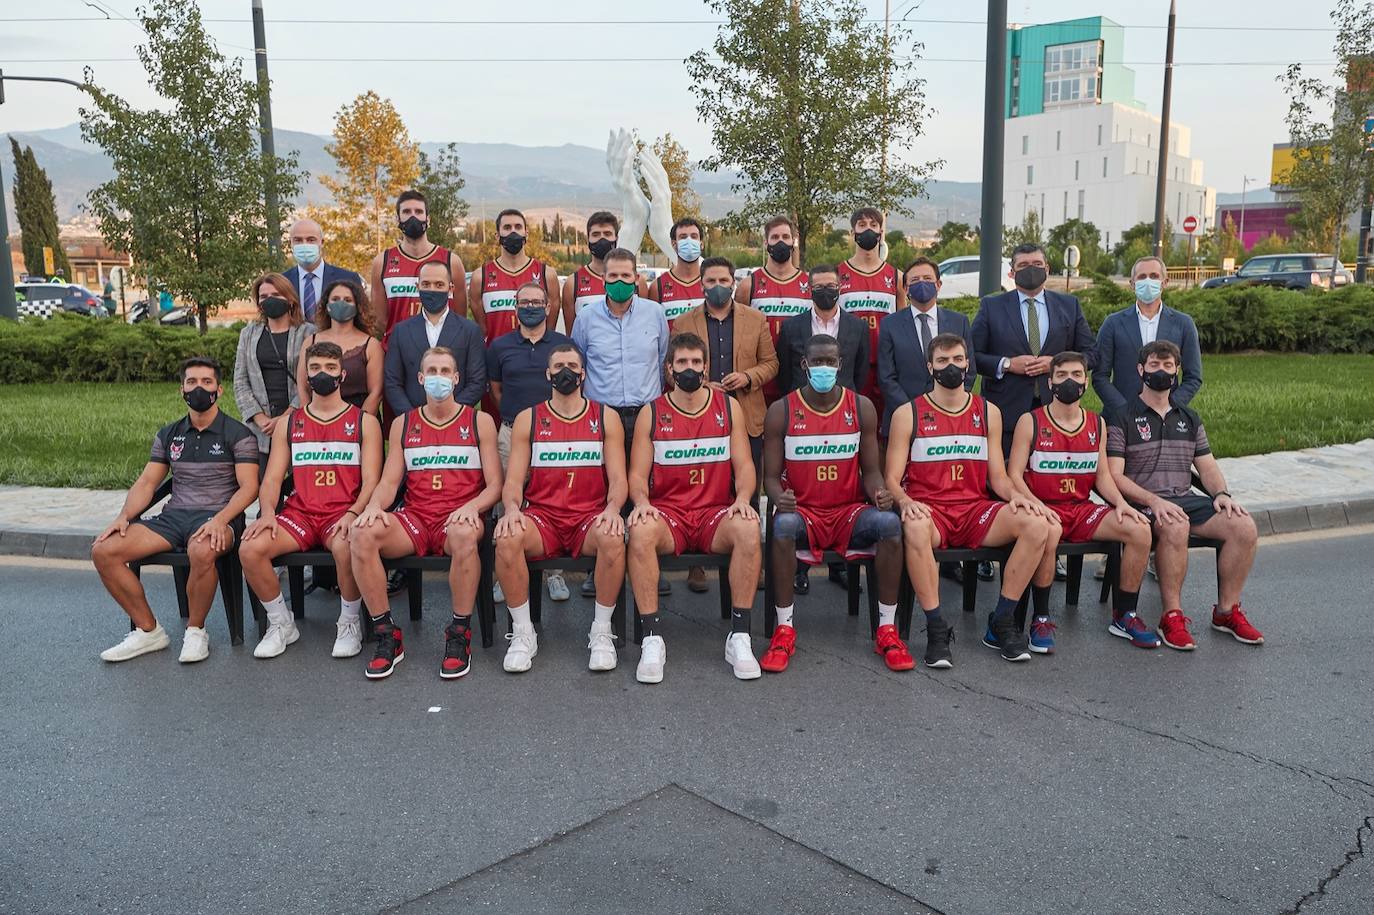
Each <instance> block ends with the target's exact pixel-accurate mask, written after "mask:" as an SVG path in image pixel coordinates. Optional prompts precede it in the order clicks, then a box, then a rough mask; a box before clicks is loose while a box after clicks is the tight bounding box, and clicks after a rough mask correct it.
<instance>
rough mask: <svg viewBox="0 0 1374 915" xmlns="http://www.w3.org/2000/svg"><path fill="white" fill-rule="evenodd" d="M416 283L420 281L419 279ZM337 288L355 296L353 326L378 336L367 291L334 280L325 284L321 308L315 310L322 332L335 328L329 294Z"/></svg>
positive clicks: (346, 282)
mask: <svg viewBox="0 0 1374 915" xmlns="http://www.w3.org/2000/svg"><path fill="white" fill-rule="evenodd" d="M416 281H417V282H418V281H419V280H418V278H417V280H416ZM337 286H342V287H344V288H345V289H347V290H348V291H349V292H351V293H352V294H353V304H354V305H356V306H357V314H355V315H354V316H353V326H354V327H356V328H358V329H359V330H361V331H362V332H363V333H365V334H367V335H368V336H369V337H375V336H377V333H376V331H375V330H373V327H372V321H373V318H372V305H371V304H370V302H369V300H368V297H367V291H366V290H365V289H363V287H362V286H359V285H358V284H357V283H355V282H353V281H352V280H334V281H333V282H332V283H325V285H324V291H323V292H321V293H320V307H319V308H316V309H315V326H316V327H318V328H319V329H320V330H329V328H331V327H333V326H334V318H333V317H331V316H330V314H329V294H330V293H331V292H333V291H334V289H335V287H337Z"/></svg>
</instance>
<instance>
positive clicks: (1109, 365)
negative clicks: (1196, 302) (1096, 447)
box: [1093, 305, 1202, 416]
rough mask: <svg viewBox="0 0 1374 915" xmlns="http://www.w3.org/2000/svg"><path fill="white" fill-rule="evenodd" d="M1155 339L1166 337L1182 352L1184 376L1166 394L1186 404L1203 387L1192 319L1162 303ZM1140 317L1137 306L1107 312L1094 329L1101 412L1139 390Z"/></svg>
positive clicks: (1095, 376) (1095, 380)
mask: <svg viewBox="0 0 1374 915" xmlns="http://www.w3.org/2000/svg"><path fill="white" fill-rule="evenodd" d="M1155 339H1156V340H1169V341H1172V342H1173V343H1175V344H1177V345H1178V348H1179V350H1180V352H1182V353H1183V365H1182V366H1181V368H1182V369H1183V380H1182V381H1180V382H1179V384H1178V390H1176V391H1174V393H1173V394H1172V396H1171V397H1170V398H1169V399H1170V400H1172V401H1173V402H1174V403H1175V404H1177V405H1179V406H1181V407H1186V406H1187V405H1188V402H1189V401H1190V400H1192V399H1193V396H1194V395H1195V394H1197V392H1198V389H1199V388H1201V387H1202V347H1201V346H1200V345H1199V344H1198V338H1197V325H1196V324H1194V323H1193V319H1192V318H1191V317H1190V316H1188V315H1186V314H1184V313H1183V312H1181V311H1175V310H1174V309H1172V308H1170V307H1169V306H1168V305H1161V306H1160V311H1159V329H1158V331H1157V332H1156V333H1155ZM1143 345H1144V343H1143V342H1142V341H1141V338H1140V318H1139V316H1138V315H1137V313H1136V306H1134V305H1132V306H1131V307H1130V308H1124V309H1122V310H1121V311H1115V312H1112V313H1111V314H1109V315H1107V320H1105V321H1103V322H1102V328H1101V329H1100V330H1098V332H1097V355H1098V362H1097V367H1096V368H1095V369H1093V390H1095V391H1097V396H1098V397H1100V398H1102V412H1103V413H1104V414H1106V415H1107V416H1111V415H1112V414H1113V413H1115V412H1116V411H1117V410H1120V409H1121V408H1122V407H1124V406H1126V405H1127V404H1128V403H1130V402H1131V401H1132V400H1134V399H1135V396H1136V395H1137V394H1139V393H1140V389H1141V387H1142V386H1143V385H1142V383H1141V380H1140V372H1139V371H1137V369H1136V367H1137V366H1138V365H1139V364H1140V348H1141V347H1142V346H1143Z"/></svg>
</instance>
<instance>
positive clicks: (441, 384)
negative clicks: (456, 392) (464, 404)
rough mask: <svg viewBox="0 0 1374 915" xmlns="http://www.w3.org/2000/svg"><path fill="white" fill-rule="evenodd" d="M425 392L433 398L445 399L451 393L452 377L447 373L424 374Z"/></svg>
mask: <svg viewBox="0 0 1374 915" xmlns="http://www.w3.org/2000/svg"><path fill="white" fill-rule="evenodd" d="M425 393H426V394H428V395H429V396H430V397H433V398H434V399H435V400H447V399H448V396H449V395H450V394H452V393H453V379H452V378H450V377H448V376H447V375H426V376H425Z"/></svg>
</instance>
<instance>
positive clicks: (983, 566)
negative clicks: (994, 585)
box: [978, 559, 993, 581]
mask: <svg viewBox="0 0 1374 915" xmlns="http://www.w3.org/2000/svg"><path fill="white" fill-rule="evenodd" d="M992 579H993V574H992V563H990V562H988V561H987V560H986V559H985V560H983V561H982V562H980V563H978V580H979V581H992Z"/></svg>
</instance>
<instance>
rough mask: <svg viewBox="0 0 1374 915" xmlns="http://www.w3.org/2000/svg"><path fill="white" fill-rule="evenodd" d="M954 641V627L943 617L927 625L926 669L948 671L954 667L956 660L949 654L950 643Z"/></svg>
mask: <svg viewBox="0 0 1374 915" xmlns="http://www.w3.org/2000/svg"><path fill="white" fill-rule="evenodd" d="M953 641H954V627H953V626H951V625H950V624H949V623H947V622H945V619H944V617H941V618H939V619H937V620H935V621H934V622H930V623H926V667H935V668H938V669H940V670H948V669H949V668H951V667H953V666H954V658H953V657H952V656H951V655H950V653H949V646H950V643H951V642H953Z"/></svg>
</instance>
